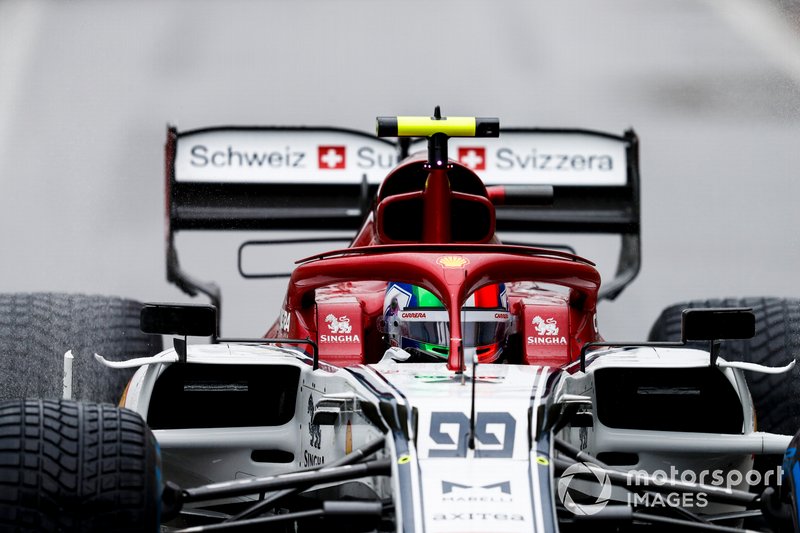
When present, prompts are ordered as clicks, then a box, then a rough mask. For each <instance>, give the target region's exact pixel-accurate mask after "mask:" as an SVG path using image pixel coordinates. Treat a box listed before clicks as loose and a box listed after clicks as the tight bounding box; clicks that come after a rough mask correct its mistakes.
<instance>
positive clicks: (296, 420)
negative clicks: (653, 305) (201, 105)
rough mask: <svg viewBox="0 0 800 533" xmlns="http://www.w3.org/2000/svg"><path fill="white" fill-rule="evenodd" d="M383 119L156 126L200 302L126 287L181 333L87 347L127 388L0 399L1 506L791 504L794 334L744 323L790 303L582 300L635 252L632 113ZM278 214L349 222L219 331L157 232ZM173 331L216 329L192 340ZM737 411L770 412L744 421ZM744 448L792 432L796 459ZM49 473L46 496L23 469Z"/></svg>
mask: <svg viewBox="0 0 800 533" xmlns="http://www.w3.org/2000/svg"><path fill="white" fill-rule="evenodd" d="M377 131H378V136H377V137H375V136H372V135H367V134H364V133H360V132H354V131H349V130H343V129H334V128H277V127H264V128H257V127H246V128H245V127H241V128H232V127H225V128H208V129H202V130H193V131H187V132H179V131H177V130H176V129H174V128H171V129H170V130H169V132H168V138H167V146H166V154H167V158H166V163H167V165H166V166H167V183H166V185H167V210H168V224H169V228H168V231H167V275H168V278H169V279H170V281H172V282H174V283H176V284H177V285H178V286H179V287H181V288H182V289H183V290H184V291H186V292H188V293H190V294H193V295H194V294H198V293H203V294H205V295H207V296H208V297H209V298H210V299H211V301H212V303H213V305H212V306H203V305H201V306H186V305H167V304H160V305H158V304H153V305H148V306H145V308H144V309H143V310H142V313H141V324H142V329H143V331H146V332H149V333H155V334H172V335H177V336H178V337H179V338H177V339H176V340H175V344H174V347H173V348H170V349H168V350H165V351H163V352H161V353H158V354H156V355H146V356H143V357H135V358H132V359H126V360H121V361H119V360H118V361H109V360H107V359H106V358H104V357H102V355H98V356H97V359H98V360H99V361H100V362H102V363H104V364H105V365H106V366H108V367H113V368H130V369H136V371H135V374H134V375H133V377H132V378H131V380H130V382H129V383H128V386H127V387H126V389H125V392H124V394H123V396H122V399H121V401H120V405H121V407H123V408H124V409H113V408H111V407H109V406H98V405H96V404H92V403H86V402H77V403H76V402H67V401H61V402H56V401H44V402H42V401H27V402H22V401H17V402H10V403H8V404H4V405H3V406H2V407H0V428H5V429H6V433H7V434H9V435H11V434H13V437H8V438H5V437H3V435H2V434H0V445H2V446H4V447H3V448H2V449H4V450H5V449H9V450H11V451H10V452H9V455H8V457H9V458H12V459H13V460H12V459H9V460H8V461H4V462H3V464H2V465H0V474H2V476H3V477H2V479H9V478H11V477H14V476H16V478H15V479H17V480H28V481H25V482H21V481H20V482H19V483H17V484H16V485H14V486H15V487H23V489H25V490H22V489H20V490H19V491H17V492H15V495H14V496H13V497H12V496H8V497H6V498H4V499H3V500H2V509H3V512H4V513H6V515H10V514H13V515H14V517H16V518H14V520H16V522H15V521H8V520H7V521H6V522H2V521H1V519H0V524H6V523H8V524H11V523H22V522H20V520H22V521H24V522H25V523H26V524H28V523H29V524H30V525H31V528H32V529H36V528H37V527H38V528H39V529H40V530H41V529H51V528H52V529H53V530H56V529H58V530H64V531H66V530H69V531H73V530H74V531H100V530H102V531H128V530H131V531H133V530H135V531H141V530H144V529H145V528H151V529H152V528H156V527H157V524H159V523H160V524H162V525H161V528H162V530H163V531H175V530H180V531H216V530H225V529H241V528H247V529H250V530H254V531H262V530H263V531H297V530H306V531H317V530H322V529H331V528H333V529H337V528H338V529H339V530H352V531H398V532H399V531H403V532H412V531H419V532H423V531H425V532H460V531H476V532H477V531H509V532H511V531H515V532H516V531H519V532H523V531H557V530H562V529H563V530H570V529H576V528H585V527H599V526H598V524H600V525H602V527H604V528H607V527H610V528H614V529H637V528H640V527H641V528H649V529H653V528H655V529H668V530H674V529H676V528H692V529H712V530H715V531H729V530H734V529H737V528H741V527H751V526H752V527H769V528H773V529H780V528H789V529H791V528H795V529H796V528H797V521H796V514H797V513H796V511H795V510H796V508H797V507H796V502H797V499H796V496H795V490H794V488H795V486H796V485H797V482H796V478H795V476H796V475H797V476H800V467H798V468H797V469H796V471H797V474H795V465H796V463H795V462H794V450H795V449H796V443H795V441H792V434H793V433H794V429H792V430H790V431H786V430H785V427H786V425H790V426H791V425H792V424H794V425H797V424H796V422H797V421H796V420H795V419H794V418H792V417H795V416H796V414H797V411H798V410H797V408H796V407H792V406H793V405H794V406H796V405H797V402H796V401H792V400H791V398H790V394H789V393H788V391H790V390H791V385H787V383H792V382H793V380H792V377H791V376H786V375H785V374H786V373H787V372H792V371H793V370H792V369H793V366H794V361H793V357H794V354H792V353H791V350H792V349H794V347H796V345H797V341H796V340H795V341H793V342H794V344H791V342H789V343H785V344H784V346H782V347H780V348H779V349H777V350H774V351H768V352H765V351H764V350H759V349H756V348H753V346H755V341H751V340H750V339H751V338H753V337H754V335H761V333H759V334H756V331H755V330H756V329H757V328H760V327H761V326H762V325H763V322H764V320H763V318H762V316H761V314H762V312H763V310H764V308H765V307H769V306H772V307H771V308H774V307H775V306H776V305H778V304H780V305H781V306H783V307H784V308H785V307H787V306H791V305H793V304H792V302H790V301H785V300H781V301H780V302H777V301H769V302H766V301H765V302H762V304H763V305H762V304H759V305H762V307H757V308H756V314H758V315H759V316H758V317H757V316H756V314H754V313H753V310H752V309H743V308H741V307H734V308H724V309H722V308H716V307H712V306H709V305H705V304H700V303H695V304H693V305H692V306H693V307H697V308H698V309H692V310H690V311H689V312H687V313H684V314H680V313H679V312H676V311H674V310H667V312H665V314H664V315H663V316H662V317H661V318H660V319H659V321H658V322H657V324H656V326H655V328H654V335H655V336H658V337H661V338H657V339H653V340H651V341H643V342H635V343H631V342H623V343H618V342H607V341H606V340H604V339H603V337H602V336H601V334H600V332H599V331H598V328H597V316H596V315H597V303H598V301H599V300H601V299H614V298H615V297H616V296H617V295H618V294H619V293H620V292H621V291H622V290H623V289H624V288H625V287H626V286H627V284H629V283H630V282H631V281H632V280H633V279H634V278H635V276H636V274H637V272H638V270H639V266H640V219H639V173H638V172H639V171H638V141H637V137H636V135H635V134H634V133H633V132H632V131H629V132H626V133H625V134H624V135H623V136H617V135H610V134H605V133H599V132H594V131H586V130H553V129H513V128H512V129H508V128H505V129H502V130H501V129H500V126H499V121H498V120H497V119H492V118H474V117H442V116H440V114H439V112H438V109H437V112H436V113H435V114H434V116H433V117H379V118H378V124H377ZM384 137H391V138H398V139H399V140H398V141H397V142H393V141H387V140H384ZM417 148H422V149H423V151H422V152H421V153H415V152H416V149H417ZM295 229H305V230H309V229H310V230H330V229H339V230H353V231H354V232H355V233H354V235H353V237H352V238H351V239H349V245H348V246H347V247H344V248H339V249H336V250H333V251H329V252H325V253H322V254H318V255H314V256H312V257H308V258H305V259H302V260H300V261H299V262H298V263H299V264H298V266H297V267H296V268H295V269H294V271H293V272H291V274H287V275H289V278H290V279H289V284H288V290H287V293H286V297H285V299H284V301H283V304H282V305H281V308H280V310H279V313H278V317H277V319H276V320H275V322H274V324H272V325H271V326H270V327H269V329H268V331H267V333H266V335H265V337H264V338H251V339H226V338H224V337H221V336H219V311H220V308H221V295H220V291H219V289H218V288H217V287H216V285H215V284H213V283H209V282H203V281H199V280H197V279H195V278H194V277H192V276H190V275H189V274H187V272H186V271H184V270H183V268H182V267H181V266H180V264H179V261H178V251H177V247H176V245H175V235H176V234H177V233H179V232H182V231H191V230H295ZM498 231H502V232H504V234H510V233H513V232H519V233H532V232H547V233H562V234H572V233H590V234H599V233H607V234H614V235H618V236H620V240H621V245H620V252H619V261H618V268H617V270H616V275H615V277H614V278H613V279H612V280H610V281H609V282H605V283H603V284H602V285H601V280H600V275H599V274H598V271H597V269H596V268H595V266H594V264H593V263H592V262H591V261H588V260H586V259H584V258H581V257H579V256H577V255H576V254H575V253H574V251H572V249H571V248H569V247H568V246H557V247H553V246H548V247H544V246H535V245H531V244H525V243H518V242H517V243H508V242H505V243H503V242H501V241H500V239H499V238H498V236H497V233H498ZM319 240H320V239H318V238H313V239H299V240H298V239H294V240H293V239H284V240H273V241H268V242H267V241H248V242H246V243H244V244H243V245H242V247H240V252H239V254H240V255H239V269H240V272H241V273H242V275H244V276H246V277H253V278H258V277H271V276H274V274H271V273H254V272H250V271H245V269H244V268H243V267H242V263H243V261H242V257H243V254H245V253H246V251H247V250H248V249H250V248H251V247H255V246H263V245H268V244H275V243H286V242H311V241H319ZM703 307H707V308H705V309H704V308H703ZM709 307H710V308H709ZM792 316H793V315H792ZM792 316H788V317H783V318H784V320H785V321H786V322H787V323H794V322H792V321H793V320H795V319H794V318H792ZM676 326H677V329H676ZM681 326H682V329H681ZM193 335H196V336H207V337H210V338H211V341H212V342H211V343H210V344H187V342H186V337H188V336H193ZM723 339H739V340H737V341H735V342H736V343H738V344H732V345H728V344H722V345H721V344H720V342H719V341H720V340H723ZM756 339H757V340H759V339H760V337H758V336H756ZM698 342H699V343H700V344H697V343H698ZM748 343H750V344H748ZM726 346H727V347H726ZM66 348H68V347H66ZM737 350H738V352H737ZM743 354H744V355H743ZM737 355H740V357H737ZM775 363H781V364H779V365H778V364H775ZM745 373H748V374H752V375H756V376H768V375H775V376H777V377H775V378H773V379H777V380H779V381H778V382H777V383H779V384H780V387H774V386H773V385H774V383H773V385H770V388H771V389H775V390H779V391H780V390H783V391H786V394H783V395H782V396H781V399H780V402H779V403H781V405H783V404H788V406H786V407H785V409H787V410H788V411H780V410H779V409H777V408H776V407H775V402H774V400H770V399H769V398H767V397H766V396H767V395H766V394H762V392H758V393H757V394H756V393H754V396H755V404H754V401H753V399H752V398H751V392H750V389H749V388H748V384H747V381H746V379H745V377H744V376H745ZM758 383H762V381H758ZM762 388H763V385H762ZM759 391H761V389H759ZM769 402H773V403H769ZM756 410H758V414H759V417H762V416H763V420H766V421H767V424H766V425H768V426H769V425H770V424H771V425H772V427H767V428H766V429H768V430H770V431H774V432H760V431H757V428H756V418H755V411H756ZM131 411H133V412H134V413H131ZM787 412H788V413H789V414H788V415H786V414H785V413H787ZM135 413H136V414H138V416H137V415H136V414H135ZM2 417H6V419H7V420H8V422H6V423H4V422H2V420H3V418H2ZM65 420H66V422H63V421H65ZM106 421H107V423H106ZM145 423H146V425H145ZM782 424H783V425H782ZM791 427H793V426H791ZM35 428H40V429H39V430H36V429H35ZM762 429H763V428H762ZM781 433H784V434H781ZM20 435H24V436H25V439H27V438H28V437H27V436H28V435H30V440H25V439H23V440H20V437H19V436H20ZM73 435H74V437H73ZM14 439H16V440H14ZM31 442H34V443H37V444H36V445H29V443H31ZM14 443H16V445H15V444H14ZM48 443H53V444H52V446H51V445H50V444H48ZM103 443H105V445H103ZM156 443H157V445H156ZM66 448H69V450H72V448H74V450H73V451H69V450H66ZM54 449H58V453H51V451H52V450H54ZM48 450H49V451H48ZM754 456H759V457H762V456H764V457H766V458H769V457H770V456H772V457H775V456H777V458H778V462H780V458H781V457H784V456H785V462H784V465H785V466H786V467H787V468H788V472H789V473H788V475H782V474H780V473H775V472H773V471H772V470H771V469H770V466H771V463H769V462H765V463H764V465H761V464H760V463H757V464H756V465H755V466H754ZM3 457H6V456H5V455H4V456H3ZM45 459H47V460H46V461H45ZM759 461H760V459H759ZM73 463H75V464H77V465H79V466H76V467H75V468H73V469H72V470H70V468H71V466H70V467H69V468H68V465H73ZM43 464H48V465H49V464H53V465H56V466H55V468H64V469H66V470H68V471H70V472H73V473H72V474H69V475H68V476H66V477H68V478H69V480H70V483H69V484H66V483H65V484H62V485H59V484H56V485H53V483H51V481H52V479H54V478H53V477H52V475H51V474H50V473H48V470H49V469H48V468H45V469H42V468H40V466H35V465H43ZM84 464H86V465H88V466H86V467H84V466H80V465H84ZM106 464H107V465H108V468H107V469H105V467H103V468H100V466H98V465H106ZM776 464H777V463H776ZM75 472H77V473H75ZM86 472H91V475H89V474H86ZM661 474H663V475H661ZM756 476H758V479H756ZM15 483H16V482H15ZM12 484H13V483H12ZM67 485H69V486H67ZM4 486H5V485H4ZM99 486H107V487H108V490H107V491H104V490H98V487H99ZM42 490H44V491H45V493H46V494H47V495H48V500H47V501H48V502H56V503H54V504H52V505H51V504H50V503H46V504H43V503H42V502H41V501H40V500H37V499H36V498H33V497H32V496H31V495H32V494H33V493H35V492H36V491H42ZM4 494H5V493H4ZM12 508H13V509H14V512H13V513H11V511H10V509H12ZM88 509H92V510H93V511H92V513H95V514H97V516H102V517H103V518H102V519H94V518H89V514H90V513H89V511H88ZM92 516H94V514H93V515H92ZM793 516H794V517H795V518H794V519H793V518H792V517H793ZM20 517H24V518H20ZM9 520H10V519H9ZM793 520H794V521H793ZM42 524H44V525H42Z"/></svg>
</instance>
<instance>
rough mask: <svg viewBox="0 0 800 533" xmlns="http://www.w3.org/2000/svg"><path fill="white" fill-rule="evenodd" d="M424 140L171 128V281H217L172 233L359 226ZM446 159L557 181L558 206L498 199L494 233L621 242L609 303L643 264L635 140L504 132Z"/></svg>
mask: <svg viewBox="0 0 800 533" xmlns="http://www.w3.org/2000/svg"><path fill="white" fill-rule="evenodd" d="M417 148H419V149H424V146H423V145H422V144H419V145H418V144H417V142H416V141H415V142H408V139H401V140H400V141H399V142H392V141H388V140H385V139H379V138H377V137H375V136H374V135H371V134H367V133H363V132H359V131H354V130H348V129H341V128H328V127H214V128H204V129H196V130H189V131H183V132H180V131H178V130H177V129H176V128H175V127H169V128H168V130H167V142H166V150H165V155H166V192H167V232H166V233H167V235H166V240H167V242H166V247H167V279H168V281H170V282H171V283H175V284H176V285H177V286H178V287H179V288H180V289H181V290H183V291H184V292H186V293H188V294H190V295H192V296H195V295H197V294H198V293H203V294H206V295H207V296H208V297H209V298H210V299H211V301H212V303H213V304H214V305H216V306H217V308H218V309H220V308H221V294H220V290H219V287H217V286H216V284H214V283H212V282H204V281H200V280H197V279H195V278H193V277H192V276H190V275H189V274H187V273H186V272H185V271H183V270H182V269H181V267H180V263H179V260H178V253H177V250H176V248H175V243H174V241H175V239H174V236H175V234H176V233H177V232H179V231H189V230H220V231H227V230H314V229H319V230H331V229H338V230H353V231H354V232H355V231H357V230H358V229H359V228H360V227H361V224H362V222H363V220H364V218H365V217H366V215H367V213H368V212H369V209H370V208H371V205H372V199H373V198H374V196H375V192H376V191H377V188H378V186H379V185H380V183H381V182H382V181H383V178H384V177H385V175H386V174H387V173H388V172H389V170H391V169H392V168H393V167H394V166H395V165H396V164H397V163H398V161H400V160H401V159H402V158H404V157H406V156H407V155H408V153H409V152H410V151H412V150H413V151H416V149H417ZM450 156H451V157H452V158H453V159H458V160H459V161H461V162H462V163H463V164H465V165H467V166H468V167H470V168H472V169H474V170H475V171H476V172H477V173H478V175H480V176H481V177H482V178H483V180H484V182H485V183H486V184H487V185H549V186H552V187H553V191H554V197H553V202H552V205H548V206H536V207H533V206H513V207H511V206H497V210H496V211H497V229H498V230H500V231H513V232H569V233H610V234H619V235H621V237H622V250H621V253H620V259H619V266H618V269H617V275H616V277H615V279H614V280H612V281H611V282H610V283H608V284H606V286H605V287H604V289H603V290H602V292H601V295H600V296H601V297H602V298H608V299H613V298H615V297H616V296H617V295H618V294H619V293H620V292H621V291H622V290H623V289H624V288H625V286H627V284H628V283H630V282H631V281H632V280H633V278H634V277H635V276H636V274H637V273H638V270H639V264H640V224H639V220H640V218H639V162H638V139H637V137H636V135H635V134H634V133H633V131H627V132H626V133H625V134H624V135H623V136H616V135H609V134H605V133H599V132H594V131H588V130H560V129H517V128H504V129H501V136H500V138H497V139H485V138H484V139H471V138H458V139H456V138H454V139H451V140H450Z"/></svg>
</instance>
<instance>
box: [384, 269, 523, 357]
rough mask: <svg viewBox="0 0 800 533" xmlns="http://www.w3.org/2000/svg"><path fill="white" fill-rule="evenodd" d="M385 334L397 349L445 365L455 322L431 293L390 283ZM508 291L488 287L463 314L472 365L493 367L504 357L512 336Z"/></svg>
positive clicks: (499, 286)
mask: <svg viewBox="0 0 800 533" xmlns="http://www.w3.org/2000/svg"><path fill="white" fill-rule="evenodd" d="M383 315H384V320H385V324H386V326H385V333H386V334H387V337H388V339H389V343H390V344H391V345H392V346H397V347H400V348H403V349H404V350H406V351H408V352H411V353H417V354H419V355H422V356H426V357H425V358H429V359H432V360H445V359H447V355H448V353H449V351H450V350H449V347H450V320H449V317H448V314H447V310H446V309H445V308H444V306H443V305H442V302H441V301H439V299H438V298H437V297H436V296H434V295H433V294H432V293H431V292H430V291H427V290H425V289H423V288H422V287H417V286H415V285H410V284H408V283H389V285H388V286H387V288H386V296H385V298H384V301H383ZM511 325H512V317H511V314H510V313H509V312H508V300H507V299H506V290H505V285H504V284H502V283H499V284H495V285H487V286H486V287H482V288H480V289H478V290H477V291H475V292H474V293H472V294H471V295H470V297H469V298H468V299H467V301H466V302H465V303H464V307H462V308H461V336H462V343H463V346H464V355H465V356H466V357H467V360H471V359H472V354H474V353H477V354H478V361H479V362H481V363H491V362H493V361H496V360H497V359H498V358H499V357H500V355H501V354H502V352H503V349H504V348H505V345H506V340H507V339H508V335H509V333H510V332H511Z"/></svg>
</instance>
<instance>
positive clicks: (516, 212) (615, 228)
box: [412, 128, 641, 300]
mask: <svg viewBox="0 0 800 533" xmlns="http://www.w3.org/2000/svg"><path fill="white" fill-rule="evenodd" d="M449 145H450V148H449V150H450V155H451V157H452V158H453V159H457V160H459V161H460V162H461V163H462V164H464V165H466V166H467V167H469V168H471V169H473V170H474V171H475V172H477V173H478V175H479V176H481V179H482V180H483V182H484V183H485V184H486V185H487V186H492V185H548V186H552V187H553V199H552V203H551V205H547V206H535V207H534V206H503V205H499V206H496V217H497V230H498V231H506V232H537V233H538V232H541V233H600V234H615V235H620V237H621V240H622V242H621V248H620V256H619V260H618V262H617V272H616V275H615V276H614V279H612V280H611V281H608V282H605V283H604V284H603V286H602V287H601V290H600V298H602V299H608V300H613V299H615V298H616V297H617V296H619V294H620V293H621V292H622V290H623V289H624V288H625V287H626V286H628V284H630V283H631V282H632V281H633V280H634V278H635V277H636V275H637V274H638V273H639V268H640V264H641V228H640V220H641V219H640V209H639V139H638V137H637V136H636V134H635V133H634V131H633V130H628V131H626V132H625V133H624V134H623V135H622V136H619V135H612V134H608V133H603V132H598V131H592V130H583V129H544V128H501V130H500V137H499V138H487V139H469V138H453V139H450V143H449ZM412 147H413V148H417V147H418V148H419V149H423V148H424V143H419V144H415V145H412Z"/></svg>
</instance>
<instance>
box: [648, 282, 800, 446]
mask: <svg viewBox="0 0 800 533" xmlns="http://www.w3.org/2000/svg"><path fill="white" fill-rule="evenodd" d="M708 307H750V308H752V309H753V312H754V314H755V316H756V335H755V337H753V338H752V339H747V340H735V341H725V342H723V343H722V346H721V349H720V356H721V357H724V358H725V359H728V360H731V361H748V362H752V363H759V364H763V365H767V366H784V365H786V364H788V363H789V362H790V361H791V360H792V358H794V359H797V358H798V357H800V299H784V298H742V299H735V298H728V299H719V300H695V301H690V302H685V303H680V304H676V305H673V306H670V307H667V308H666V309H664V311H662V313H661V315H660V316H659V317H658V319H656V321H655V323H654V324H653V328H652V329H651V330H650V335H649V340H652V341H655V340H670V341H674V340H680V336H681V313H682V311H683V310H684V309H687V308H708ZM703 348H704V349H706V347H705V346H703ZM745 376H746V379H747V384H748V387H749V389H750V394H751V396H752V397H753V403H754V404H755V407H756V415H757V419H758V429H759V430H760V431H768V432H774V433H782V434H785V435H794V433H795V432H796V431H797V428H798V427H800V365H797V366H795V368H794V369H792V370H791V371H790V372H789V373H788V374H779V375H767V374H759V373H756V372H745Z"/></svg>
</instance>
